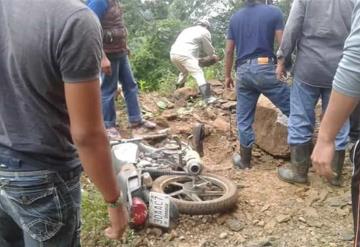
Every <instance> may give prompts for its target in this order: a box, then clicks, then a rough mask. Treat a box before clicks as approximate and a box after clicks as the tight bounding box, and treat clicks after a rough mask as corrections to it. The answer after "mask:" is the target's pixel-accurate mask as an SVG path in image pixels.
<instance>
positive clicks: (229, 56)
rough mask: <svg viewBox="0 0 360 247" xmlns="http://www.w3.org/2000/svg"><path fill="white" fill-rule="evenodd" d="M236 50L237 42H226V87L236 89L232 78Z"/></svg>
mask: <svg viewBox="0 0 360 247" xmlns="http://www.w3.org/2000/svg"><path fill="white" fill-rule="evenodd" d="M234 50H235V42H234V40H230V39H228V40H226V47H225V67H224V70H225V85H226V86H227V87H228V88H232V87H234V81H233V79H232V76H231V71H232V67H233V64H234Z"/></svg>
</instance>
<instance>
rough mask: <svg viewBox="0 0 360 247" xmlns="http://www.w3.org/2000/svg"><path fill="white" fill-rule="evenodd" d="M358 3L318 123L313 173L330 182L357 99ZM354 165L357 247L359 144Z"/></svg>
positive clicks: (359, 95)
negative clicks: (340, 140) (337, 146)
mask: <svg viewBox="0 0 360 247" xmlns="http://www.w3.org/2000/svg"><path fill="white" fill-rule="evenodd" d="M359 68H360V0H356V1H355V8H354V12H353V17H352V27H351V33H350V35H349V37H348V38H347V40H346V42H345V48H344V53H343V58H342V59H341V62H340V64H339V67H338V69H337V72H336V75H335V78H334V82H333V90H332V94H331V98H330V101H329V105H328V108H327V110H326V113H325V115H324V118H323V120H322V122H321V126H320V131H319V135H318V139H317V143H316V146H315V148H314V152H313V154H312V161H313V165H314V168H315V170H316V171H317V173H319V174H320V175H322V176H325V177H327V178H328V179H331V178H332V177H333V175H334V174H333V172H332V169H331V162H332V160H333V156H334V150H335V145H334V142H335V138H336V134H337V133H338V132H339V130H340V128H341V126H342V125H343V124H344V122H345V121H346V120H347V118H348V117H349V115H350V113H351V112H352V110H353V109H354V108H355V106H356V105H357V104H358V103H359V99H360V69H359ZM350 158H351V160H352V162H353V163H354V170H353V177H352V182H351V192H352V207H353V216H354V230H355V243H354V246H356V247H359V246H360V227H359V226H360V217H359V209H360V200H359V197H360V190H359V188H360V145H359V142H358V143H357V144H356V146H355V147H354V150H353V152H352V155H351V157H350Z"/></svg>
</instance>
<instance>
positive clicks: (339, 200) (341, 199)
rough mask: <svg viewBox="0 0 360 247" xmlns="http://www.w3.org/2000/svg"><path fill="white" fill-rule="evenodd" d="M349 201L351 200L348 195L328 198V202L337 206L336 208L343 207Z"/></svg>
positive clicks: (332, 205)
mask: <svg viewBox="0 0 360 247" xmlns="http://www.w3.org/2000/svg"><path fill="white" fill-rule="evenodd" d="M348 202H349V198H348V197H347V195H342V196H337V197H331V198H328V199H327V200H326V203H327V204H328V205H329V206H330V207H335V208H342V207H344V206H346V205H348Z"/></svg>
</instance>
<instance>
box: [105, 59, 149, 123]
mask: <svg viewBox="0 0 360 247" xmlns="http://www.w3.org/2000/svg"><path fill="white" fill-rule="evenodd" d="M109 60H110V62H111V70H112V73H111V75H103V76H102V84H101V98H102V111H103V117H104V122H105V127H106V128H111V127H115V126H116V108H115V96H116V91H117V85H118V81H120V83H121V85H122V89H123V92H124V96H125V103H126V108H127V113H128V119H129V122H130V123H138V122H140V121H141V120H142V116H141V111H140V105H139V100H138V94H139V90H138V86H137V83H136V82H135V79H134V76H133V73H132V71H131V67H130V64H129V59H128V56H127V54H123V55H121V56H118V57H113V58H112V57H111V56H110V57H109Z"/></svg>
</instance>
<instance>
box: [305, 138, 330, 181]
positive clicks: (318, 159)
mask: <svg viewBox="0 0 360 247" xmlns="http://www.w3.org/2000/svg"><path fill="white" fill-rule="evenodd" d="M334 153H335V144H334V142H331V141H325V140H321V139H318V141H317V143H316V145H315V148H314V151H313V153H312V155H311V160H312V164H313V167H314V168H315V171H316V173H317V174H319V175H320V176H324V177H325V178H326V179H327V180H330V179H331V178H332V177H333V176H334V175H336V174H334V172H333V171H332V169H331V163H332V160H333V159H334Z"/></svg>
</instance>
